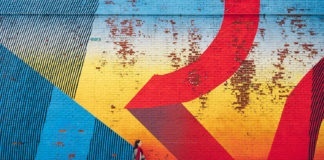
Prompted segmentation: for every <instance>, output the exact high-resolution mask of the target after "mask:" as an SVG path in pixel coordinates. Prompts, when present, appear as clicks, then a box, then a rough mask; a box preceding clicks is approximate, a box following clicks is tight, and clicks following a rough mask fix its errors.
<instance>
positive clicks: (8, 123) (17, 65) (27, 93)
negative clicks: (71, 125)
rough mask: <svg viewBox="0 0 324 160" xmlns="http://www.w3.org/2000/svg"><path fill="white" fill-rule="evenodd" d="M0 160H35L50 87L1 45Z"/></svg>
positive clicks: (51, 88) (49, 96)
mask: <svg viewBox="0 0 324 160" xmlns="http://www.w3.org/2000/svg"><path fill="white" fill-rule="evenodd" d="M0 84H1V88H0V144H1V151H0V157H1V159H6V160H10V159H34V157H35V155H36V152H37V146H38V143H39V140H40V134H41V131H42V127H43V124H44V121H45V116H46V111H47V108H48V106H49V103H50V101H51V94H52V90H53V85H51V84H50V83H49V82H48V81H46V80H45V79H44V78H43V77H41V76H40V75H39V74H38V73H37V72H35V71H34V70H33V69H31V68H30V67H29V66H28V65H26V64H25V63H23V62H22V61H21V60H20V59H18V58H17V57H16V56H14V55H13V53H11V52H10V51H9V50H7V49H6V48H5V47H3V46H2V45H0Z"/></svg>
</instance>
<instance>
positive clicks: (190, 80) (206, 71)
mask: <svg viewBox="0 0 324 160" xmlns="http://www.w3.org/2000/svg"><path fill="white" fill-rule="evenodd" d="M259 10H260V0H244V1H242V0H239V1H238V0H226V1H225V11H224V13H225V14H224V20H223V22H222V26H221V28H220V31H219V33H218V35H217V36H216V38H215V39H214V40H213V42H212V43H211V44H210V46H209V47H208V48H207V49H206V51H205V52H204V53H203V54H202V55H201V56H200V57H199V59H198V60H197V61H196V62H194V63H191V64H190V65H188V66H186V67H184V68H181V69H179V70H177V71H175V72H172V73H169V74H165V75H154V76H153V77H152V78H151V79H150V80H149V81H148V83H147V84H146V85H145V86H144V87H143V88H142V89H141V90H140V91H139V92H138V93H137V94H136V95H135V97H134V98H133V99H132V100H131V101H130V102H129V103H128V104H127V106H126V108H149V107H153V106H167V105H170V104H176V103H181V102H186V101H190V100H192V99H195V98H197V97H199V96H200V95H202V94H205V93H207V92H209V91H210V90H212V89H214V88H215V87H217V86H218V85H220V84H221V83H223V82H224V81H225V80H227V79H228V78H229V77H230V76H231V75H233V74H234V72H235V71H236V70H237V69H238V68H239V66H240V65H241V62H242V61H243V60H244V59H245V58H246V56H247V55H248V53H249V50H250V49H251V46H252V43H253V40H254V37H255V35H256V32H257V28H258V22H259Z"/></svg>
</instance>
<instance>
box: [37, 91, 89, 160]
mask: <svg viewBox="0 0 324 160" xmlns="http://www.w3.org/2000/svg"><path fill="white" fill-rule="evenodd" d="M94 121H95V118H94V117H93V116H92V115H91V114H90V113H89V112H87V111H86V110H84V109H83V108H82V107H81V106H79V105H78V104H77V103H76V102H74V101H73V100H72V99H71V98H70V97H68V96H67V95H65V94H64V93H62V91H60V90H59V89H57V88H54V90H53V94H52V101H51V103H50V107H49V109H48V111H47V116H46V122H45V125H44V128H43V132H42V135H41V142H40V144H39V146H38V152H37V157H36V159H39V160H44V159H69V158H70V159H72V158H75V159H86V157H87V154H88V151H89V145H90V140H91V138H92V134H93V128H94Z"/></svg>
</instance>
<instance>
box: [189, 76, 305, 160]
mask: <svg viewBox="0 0 324 160" xmlns="http://www.w3.org/2000/svg"><path fill="white" fill-rule="evenodd" d="M298 82H299V80H298V79H295V84H297V83H298ZM259 83H260V82H259ZM267 84H269V83H267V82H261V85H260V86H259V88H258V90H257V91H256V90H253V91H252V89H250V90H249V93H250V94H249V104H248V105H247V106H245V109H243V110H237V109H235V108H234V106H235V105H233V103H234V102H236V101H237V100H236V97H235V95H234V94H233V93H235V92H233V91H232V89H231V87H230V85H229V82H226V83H224V84H222V85H220V86H219V87H217V88H216V89H214V90H212V91H211V92H210V93H208V94H206V95H204V96H203V97H205V98H206V97H207V100H205V104H204V106H205V107H203V106H202V104H201V103H202V102H203V100H202V99H199V98H197V99H195V100H193V101H190V102H186V103H184V105H185V106H186V108H187V109H188V110H189V111H190V112H191V113H192V114H193V115H194V116H195V117H197V119H198V120H199V122H200V123H201V124H202V125H203V126H204V127H205V128H206V129H207V130H208V131H209V132H210V133H211V134H212V135H213V137H214V138H215V139H216V140H217V141H218V142H219V143H220V144H221V145H222V146H223V147H224V148H225V149H226V150H227V151H228V152H229V153H230V154H231V155H232V157H233V158H234V159H242V160H244V159H267V155H268V152H269V151H270V148H271V144H272V141H273V138H274V134H275V132H276V129H277V126H278V123H279V120H280V117H281V113H282V110H283V107H284V104H285V101H286V97H285V96H283V95H288V94H290V92H291V91H292V89H293V87H285V88H278V87H275V86H273V88H272V90H269V87H268V85H267ZM284 91H285V92H284ZM279 97H281V98H279ZM256 149H257V152H256Z"/></svg>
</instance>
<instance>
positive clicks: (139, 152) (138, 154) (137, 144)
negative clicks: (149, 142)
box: [133, 139, 145, 160]
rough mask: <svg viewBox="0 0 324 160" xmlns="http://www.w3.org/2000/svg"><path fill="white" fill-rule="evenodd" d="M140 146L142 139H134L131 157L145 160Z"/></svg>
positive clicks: (136, 159) (135, 159)
mask: <svg viewBox="0 0 324 160" xmlns="http://www.w3.org/2000/svg"><path fill="white" fill-rule="evenodd" d="M141 146H142V141H141V140H139V139H138V140H136V141H135V144H134V148H133V150H134V154H133V157H134V160H145V156H144V152H143V150H142V148H141Z"/></svg>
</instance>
